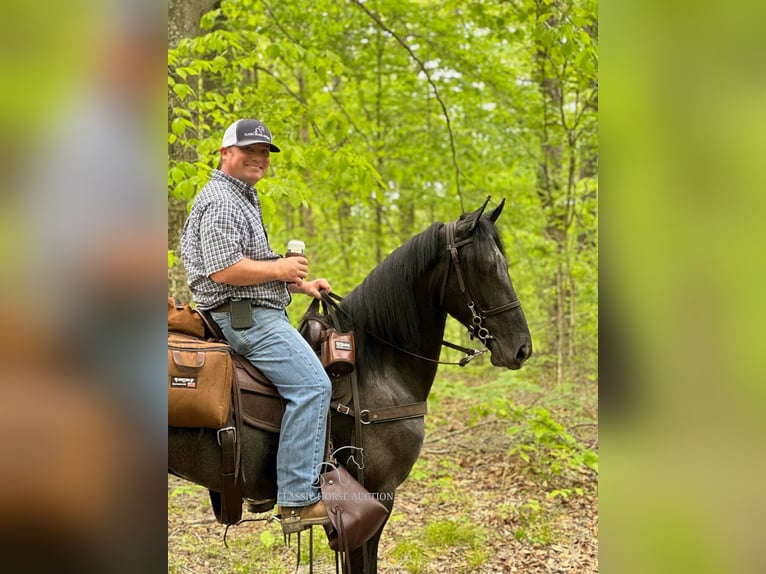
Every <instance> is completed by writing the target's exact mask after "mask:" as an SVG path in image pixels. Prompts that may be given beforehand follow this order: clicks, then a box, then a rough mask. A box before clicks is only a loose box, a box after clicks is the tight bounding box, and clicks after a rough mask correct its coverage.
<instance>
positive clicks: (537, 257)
mask: <svg viewBox="0 0 766 574" xmlns="http://www.w3.org/2000/svg"><path fill="white" fill-rule="evenodd" d="M596 11H597V4H596V2H594V1H591V0H578V1H571V0H566V1H553V0H522V1H520V2H515V3H510V2H502V1H478V0H473V1H467V2H466V1H463V0H459V1H458V0H447V1H429V0H421V1H416V0H378V1H375V2H361V1H355V0H353V1H346V2H336V1H332V0H318V1H316V2H311V3H307V2H296V1H294V0H293V1H286V2H279V3H271V2H260V1H255V0H224V1H222V2H220V5H219V6H218V7H217V8H216V9H214V10H213V11H211V12H209V13H207V14H205V15H204V16H203V18H202V33H201V34H200V35H199V36H197V37H194V38H184V39H182V40H181V41H180V42H179V43H178V45H177V46H175V47H174V48H172V49H171V50H170V51H169V53H168V66H169V75H168V87H169V107H170V109H169V112H170V113H169V122H168V124H169V130H168V142H169V145H170V150H171V151H170V158H169V169H168V191H169V196H170V201H171V203H172V202H176V203H178V202H182V203H184V204H187V205H188V204H190V202H191V201H192V200H193V198H194V196H195V194H196V193H197V192H198V191H199V189H200V188H201V186H202V185H204V183H205V182H206V181H207V178H208V175H209V172H210V170H211V168H214V167H215V166H216V164H217V155H218V154H217V151H218V147H219V145H220V138H221V135H222V133H223V131H224V130H225V128H226V127H227V126H228V125H229V124H230V123H231V122H232V121H234V120H236V119H238V118H241V117H256V118H259V119H261V120H263V121H264V122H265V123H266V124H267V125H268V126H269V128H270V129H271V131H272V133H273V135H274V138H275V141H276V142H277V143H278V145H279V146H280V147H281V148H282V150H283V153H281V154H275V155H274V156H272V172H271V173H270V174H269V176H268V177H267V178H264V180H262V181H261V182H260V183H259V184H258V189H259V192H260V193H261V197H262V202H263V206H264V217H265V219H266V223H267V226H268V228H269V234H270V238H271V240H272V243H273V244H274V247H275V249H277V250H278V251H279V249H280V246H283V245H284V244H285V243H286V242H287V241H288V240H289V239H291V238H293V237H298V238H301V239H304V240H305V241H306V243H307V253H308V256H309V258H310V261H311V263H312V272H313V274H314V275H315V276H324V277H327V278H328V279H329V280H330V281H331V283H332V285H333V288H334V290H335V291H336V292H339V293H341V294H343V293H346V292H348V291H349V290H351V289H352V288H353V287H354V286H355V285H356V284H357V283H359V282H360V281H361V279H362V278H363V277H364V276H365V275H366V274H367V273H369V271H370V270H371V269H372V268H373V267H374V266H375V265H376V264H377V263H378V262H379V261H380V260H382V259H383V258H384V257H385V256H386V254H388V253H389V252H390V251H391V250H393V249H394V248H395V247H397V246H398V245H400V244H401V243H402V242H404V241H405V240H406V239H408V238H409V237H411V236H412V235H414V234H415V233H417V232H419V231H421V230H422V229H425V228H426V227H427V226H428V225H429V224H430V223H431V222H433V221H435V220H441V221H447V220H450V219H454V218H455V217H457V216H458V215H459V214H460V213H461V212H462V211H467V210H472V209H475V208H476V207H477V206H478V205H479V204H480V203H481V202H482V201H483V199H484V198H485V197H486V196H487V195H491V196H492V198H493V203H495V202H497V201H499V200H500V199H501V198H506V209H505V211H504V214H503V217H502V218H501V220H500V224H501V225H500V227H501V229H502V232H503V238H504V241H505V245H506V251H507V254H508V260H509V264H510V273H511V276H512V278H513V280H514V285H515V287H516V290H517V292H518V295H519V297H520V299H521V301H522V303H523V305H524V309H525V313H526V314H527V318H528V320H529V322H530V326H531V330H532V335H533V341H534V345H535V349H536V351H535V361H536V363H537V365H538V367H539V368H540V369H542V370H543V371H544V372H546V373H548V374H549V375H551V376H553V377H554V378H555V381H556V382H557V383H559V384H564V383H567V382H574V381H587V380H593V379H595V376H596V375H595V372H596V351H597V339H596V333H597V245H598V243H597V231H596V229H597V224H598V212H597V192H596V190H597V175H596V165H597V158H598V152H597V133H596V120H597V111H598V95H597V93H598V83H597V76H596V74H597V41H598V40H597V38H598V35H597V31H598V30H597V23H596V17H597V16H596ZM181 223H182V221H180V220H176V221H174V220H173V218H171V219H170V225H171V228H172V227H174V226H175V228H176V229H171V230H170V233H169V235H170V237H171V242H170V244H169V247H168V248H169V251H171V252H174V253H175V254H176V255H177V250H178V245H177V243H174V241H175V240H176V239H177V233H178V229H177V228H178V227H179V226H180V224H181ZM171 255H172V254H171ZM171 255H169V259H168V260H169V265H170V267H171V269H170V275H171V289H172V288H173V287H174V286H175V288H176V291H178V290H179V286H181V285H182V284H183V279H182V275H183V270H182V269H181V266H180V259H179V258H175V259H174V258H173V257H172V256H171ZM173 278H176V280H175V281H174V280H173ZM293 307H296V305H293ZM293 311H294V312H299V311H302V309H294V310H293ZM450 330H452V331H455V334H456V336H459V335H457V333H458V329H457V327H455V326H452V327H450Z"/></svg>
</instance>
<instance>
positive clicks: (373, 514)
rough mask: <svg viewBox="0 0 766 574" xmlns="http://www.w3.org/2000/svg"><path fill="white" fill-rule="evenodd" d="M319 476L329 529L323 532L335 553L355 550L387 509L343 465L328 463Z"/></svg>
mask: <svg viewBox="0 0 766 574" xmlns="http://www.w3.org/2000/svg"><path fill="white" fill-rule="evenodd" d="M331 467H332V470H330V471H328V472H324V473H322V474H321V475H320V481H319V484H320V490H321V491H322V499H323V500H324V504H325V507H326V508H327V515H328V516H329V517H330V522H331V523H332V526H333V529H332V531H329V532H328V534H327V539H328V541H329V542H330V548H332V549H333V550H335V551H336V552H345V553H346V556H347V557H348V554H349V552H351V551H352V550H356V549H357V548H359V547H360V546H361V545H362V544H364V543H365V542H367V541H368V540H369V539H370V538H372V536H373V535H374V534H375V533H376V532H377V531H378V530H380V527H381V526H383V523H384V522H385V521H386V518H387V517H388V509H387V508H386V507H385V506H383V504H381V502H380V501H379V500H378V499H377V498H376V497H375V496H374V495H373V494H372V493H370V492H368V491H367V490H366V489H365V488H364V487H363V486H362V485H361V484H359V483H358V482H357V481H356V479H354V477H353V476H351V474H350V473H349V472H348V470H347V469H346V467H345V466H340V465H338V466H335V465H331Z"/></svg>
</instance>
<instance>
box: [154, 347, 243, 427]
mask: <svg viewBox="0 0 766 574" xmlns="http://www.w3.org/2000/svg"><path fill="white" fill-rule="evenodd" d="M233 370H234V369H233V363H232V358H231V348H230V347H229V345H227V344H226V343H222V342H211V341H204V340H201V339H197V338H195V337H191V336H189V335H182V334H179V333H168V425H169V426H174V427H194V428H199V427H205V428H211V429H220V428H221V427H223V426H225V424H226V420H227V417H228V416H229V409H230V407H231V386H232V381H233V376H234V374H233Z"/></svg>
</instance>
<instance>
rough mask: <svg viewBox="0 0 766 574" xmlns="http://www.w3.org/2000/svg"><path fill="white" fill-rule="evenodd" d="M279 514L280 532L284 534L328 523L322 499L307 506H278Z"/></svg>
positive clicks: (328, 519)
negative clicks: (280, 517)
mask: <svg viewBox="0 0 766 574" xmlns="http://www.w3.org/2000/svg"><path fill="white" fill-rule="evenodd" d="M279 514H280V515H281V516H282V532H284V533H285V534H293V533H295V532H300V531H301V530H305V529H306V528H311V527H312V526H324V525H327V524H330V518H329V517H328V516H327V509H326V508H325V505H324V501H323V500H320V501H319V502H315V503H314V504H311V505H309V506H298V507H292V506H280V507H279Z"/></svg>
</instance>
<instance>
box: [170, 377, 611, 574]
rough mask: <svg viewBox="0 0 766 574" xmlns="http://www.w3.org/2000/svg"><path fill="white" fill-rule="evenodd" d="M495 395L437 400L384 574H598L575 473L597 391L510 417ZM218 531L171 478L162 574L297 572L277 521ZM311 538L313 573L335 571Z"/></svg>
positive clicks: (587, 479) (386, 539) (594, 479)
mask: <svg viewBox="0 0 766 574" xmlns="http://www.w3.org/2000/svg"><path fill="white" fill-rule="evenodd" d="M456 389H460V390H456ZM466 391H468V392H466ZM474 391H476V392H474ZM493 394H496V389H494V388H493V386H492V384H489V385H487V384H482V383H481V382H480V381H477V382H475V383H473V384H471V383H462V382H461V383H457V382H454V381H453V382H452V383H448V384H447V385H446V390H444V389H443V390H442V392H440V393H439V394H438V395H436V396H435V393H432V396H431V397H430V398H429V415H428V418H427V424H426V440H425V444H424V447H423V450H422V453H421V457H420V459H419V460H418V462H417V464H416V465H415V467H414V468H413V471H412V473H411V474H410V477H409V478H408V479H407V480H406V481H405V483H404V484H402V486H400V488H399V490H398V491H397V496H396V502H395V505H394V510H393V513H392V516H391V518H390V520H389V522H388V524H387V526H386V529H385V530H384V533H383V537H382V539H381V543H380V550H379V562H378V564H379V572H381V574H400V573H408V574H427V573H445V572H449V573H452V572H455V573H458V572H459V573H487V574H490V573H493V574H494V573H552V574H558V573H562V574H563V573H567V574H586V573H587V574H589V573H596V572H598V498H597V496H598V494H597V493H598V475H597V473H596V472H595V471H594V470H593V469H592V468H587V467H586V466H584V465H582V464H576V462H578V461H581V460H582V458H581V455H580V454H578V453H580V452H581V451H580V450H578V449H580V448H581V447H582V448H585V449H588V450H589V451H590V452H591V453H595V452H597V451H598V433H597V406H596V399H595V389H590V390H587V391H584V392H583V389H579V390H578V392H577V399H576V400H574V399H571V396H570V400H562V397H561V396H560V395H559V396H558V397H557V399H556V400H555V401H547V402H546V396H547V395H545V394H542V393H540V392H539V389H538V392H532V393H529V392H522V393H515V394H514V399H513V401H514V402H513V403H511V404H512V405H513V407H511V408H502V407H497V406H493V407H489V406H488V405H489V403H488V402H487V401H486V397H488V396H491V395H493ZM583 394H585V395H586V396H585V397H583ZM469 397H472V398H469ZM541 403H544V404H545V412H548V413H549V414H550V420H549V419H547V417H546V416H544V413H543V415H541V414H540V413H541V412H542V411H540V410H539V409H540V408H541V407H539V405H540V404H541ZM495 404H496V405H497V404H501V403H497V401H495ZM521 405H524V406H523V407H521ZM535 407H537V409H538V410H533V409H534V408H535ZM522 412H523V414H520V413H522ZM532 412H534V413H535V414H534V416H530V414H529V413H532ZM509 429H510V430H511V432H508V431H509ZM525 429H526V430H528V432H525ZM567 437H569V438H567ZM572 437H573V438H574V439H575V440H576V443H577V447H576V449H575V448H574V447H573V446H572V441H571V440H569V439H571V438H572ZM564 439H566V440H564ZM522 443H523V444H525V445H526V446H525V448H519V447H520V445H521V444H522ZM514 446H515V447H516V448H514ZM267 516H268V515H253V514H249V513H248V512H247V511H244V515H243V518H265V517H267ZM223 532H224V527H223V526H221V525H220V524H218V523H217V522H216V521H215V517H214V516H213V513H212V510H211V508H210V504H209V502H208V495H207V491H206V490H205V489H203V488H202V487H199V486H197V485H193V484H191V483H188V482H185V481H183V480H180V479H178V478H175V477H168V572H169V573H173V574H180V573H190V574H219V573H221V574H223V573H245V572H247V573H250V572H257V573H260V572H263V573H275V574H276V573H282V572H294V571H295V570H296V557H297V555H296V544H295V541H293V543H292V545H290V546H286V545H285V544H284V543H283V539H282V535H281V530H280V528H279V524H278V523H277V522H275V521H266V520H260V521H252V522H244V523H241V524H239V525H237V526H232V527H231V528H230V529H229V531H228V534H227V538H226V541H227V543H228V548H226V547H225V545H224V541H223ZM314 538H315V540H314V572H317V574H319V573H323V572H335V561H334V554H333V553H332V552H331V551H330V550H329V548H328V546H327V542H326V537H325V534H324V531H323V530H322V529H319V528H318V529H314ZM302 540H303V545H302V555H303V566H302V567H301V568H300V570H299V571H301V572H308V567H307V551H306V547H307V545H308V544H307V543H308V535H307V534H304V535H303V539H302Z"/></svg>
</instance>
